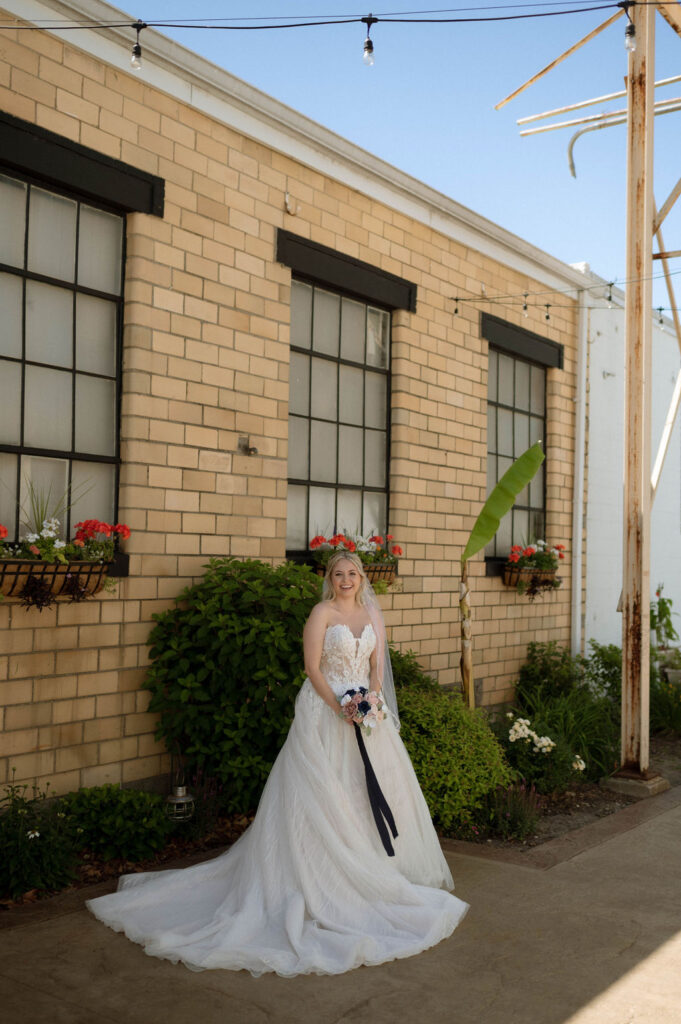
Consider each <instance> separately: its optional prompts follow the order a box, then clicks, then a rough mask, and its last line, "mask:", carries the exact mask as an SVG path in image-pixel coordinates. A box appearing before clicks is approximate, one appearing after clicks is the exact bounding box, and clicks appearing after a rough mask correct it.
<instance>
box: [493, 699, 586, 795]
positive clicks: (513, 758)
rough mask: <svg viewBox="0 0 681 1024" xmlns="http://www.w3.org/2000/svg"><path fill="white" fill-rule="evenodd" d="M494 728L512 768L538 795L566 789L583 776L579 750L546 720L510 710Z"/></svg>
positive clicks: (499, 719)
mask: <svg viewBox="0 0 681 1024" xmlns="http://www.w3.org/2000/svg"><path fill="white" fill-rule="evenodd" d="M493 729H494V734H495V736H496V737H497V739H498V741H499V743H500V745H501V747H502V749H503V751H504V754H505V756H506V759H507V761H508V763H509V765H510V766H511V768H512V769H513V770H514V772H515V773H516V775H517V776H519V777H520V778H521V779H524V780H525V782H526V783H528V784H534V786H535V787H536V789H537V792H538V793H555V792H558V791H560V790H563V789H566V788H567V787H568V786H569V785H570V784H571V783H572V782H574V781H575V779H576V778H577V777H579V776H581V774H582V772H581V770H580V769H579V768H578V767H577V764H578V761H577V758H576V751H573V750H572V749H571V747H570V746H569V745H568V744H567V743H566V742H565V740H564V739H563V737H562V736H560V735H559V734H558V733H557V732H556V731H555V730H551V729H550V728H549V726H548V725H547V723H546V721H543V720H541V719H540V718H536V717H535V718H529V717H522V716H521V715H518V716H516V715H515V714H514V713H513V712H512V711H509V712H507V713H506V715H503V716H498V717H497V718H495V720H494V722H493Z"/></svg>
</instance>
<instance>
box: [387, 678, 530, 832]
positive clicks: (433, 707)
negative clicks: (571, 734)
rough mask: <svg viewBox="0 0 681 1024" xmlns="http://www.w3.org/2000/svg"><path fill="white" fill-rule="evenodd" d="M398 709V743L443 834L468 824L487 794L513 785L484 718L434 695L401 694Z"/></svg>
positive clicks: (452, 697)
mask: <svg viewBox="0 0 681 1024" xmlns="http://www.w3.org/2000/svg"><path fill="white" fill-rule="evenodd" d="M399 703H400V720H401V723H402V732H401V735H402V739H403V740H404V743H405V746H406V748H407V750H408V752H409V756H410V757H411V760H412V763H413V765H414V770H415V772H416V775H417V777H418V780H419V783H420V785H421V789H422V790H423V795H424V796H425V798H426V801H427V803H428V807H429V808H430V813H431V815H432V817H433V821H434V822H435V824H436V825H437V826H439V827H440V828H441V829H444V830H449V829H451V828H452V827H456V826H457V825H460V824H463V823H466V822H467V821H471V820H472V819H473V817H474V816H475V813H476V811H479V810H480V808H481V807H482V806H483V803H484V800H485V797H486V795H487V794H488V793H489V792H490V791H491V790H494V789H495V788H496V787H497V786H503V785H507V784H508V783H510V782H511V781H512V780H513V773H512V772H511V771H510V770H509V768H508V765H507V764H506V763H505V761H504V757H503V754H502V752H501V748H500V747H499V744H498V743H497V742H496V740H495V738H494V736H493V734H492V731H491V729H490V727H489V725H488V723H487V719H486V717H485V715H484V713H483V712H481V711H471V710H470V709H469V708H467V707H466V706H465V705H464V703H463V701H462V700H461V698H460V697H459V696H458V695H456V696H455V695H452V694H448V693H444V692H442V691H438V690H436V691H434V692H432V693H431V692H424V691H418V690H410V689H406V688H403V689H402V690H401V692H400V698H399Z"/></svg>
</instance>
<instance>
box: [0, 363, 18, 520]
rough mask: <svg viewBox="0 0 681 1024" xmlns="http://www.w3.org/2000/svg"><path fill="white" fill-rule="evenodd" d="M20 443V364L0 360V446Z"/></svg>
mask: <svg viewBox="0 0 681 1024" xmlns="http://www.w3.org/2000/svg"><path fill="white" fill-rule="evenodd" d="M20 442H21V363H10V362H8V361H7V360H6V359H0V444H19V443H20ZM0 521H1V520H0Z"/></svg>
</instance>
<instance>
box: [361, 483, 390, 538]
mask: <svg viewBox="0 0 681 1024" xmlns="http://www.w3.org/2000/svg"><path fill="white" fill-rule="evenodd" d="M385 522H386V496H385V494H381V493H379V492H378V491H365V492H364V500H363V517H362V533H363V534H364V535H365V536H366V534H367V533H381V534H382V533H385V525H384V524H385Z"/></svg>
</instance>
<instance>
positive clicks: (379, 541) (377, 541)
mask: <svg viewBox="0 0 681 1024" xmlns="http://www.w3.org/2000/svg"><path fill="white" fill-rule="evenodd" d="M369 541H370V543H371V544H382V543H383V538H382V537H379V536H378V534H376V536H375V537H369Z"/></svg>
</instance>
